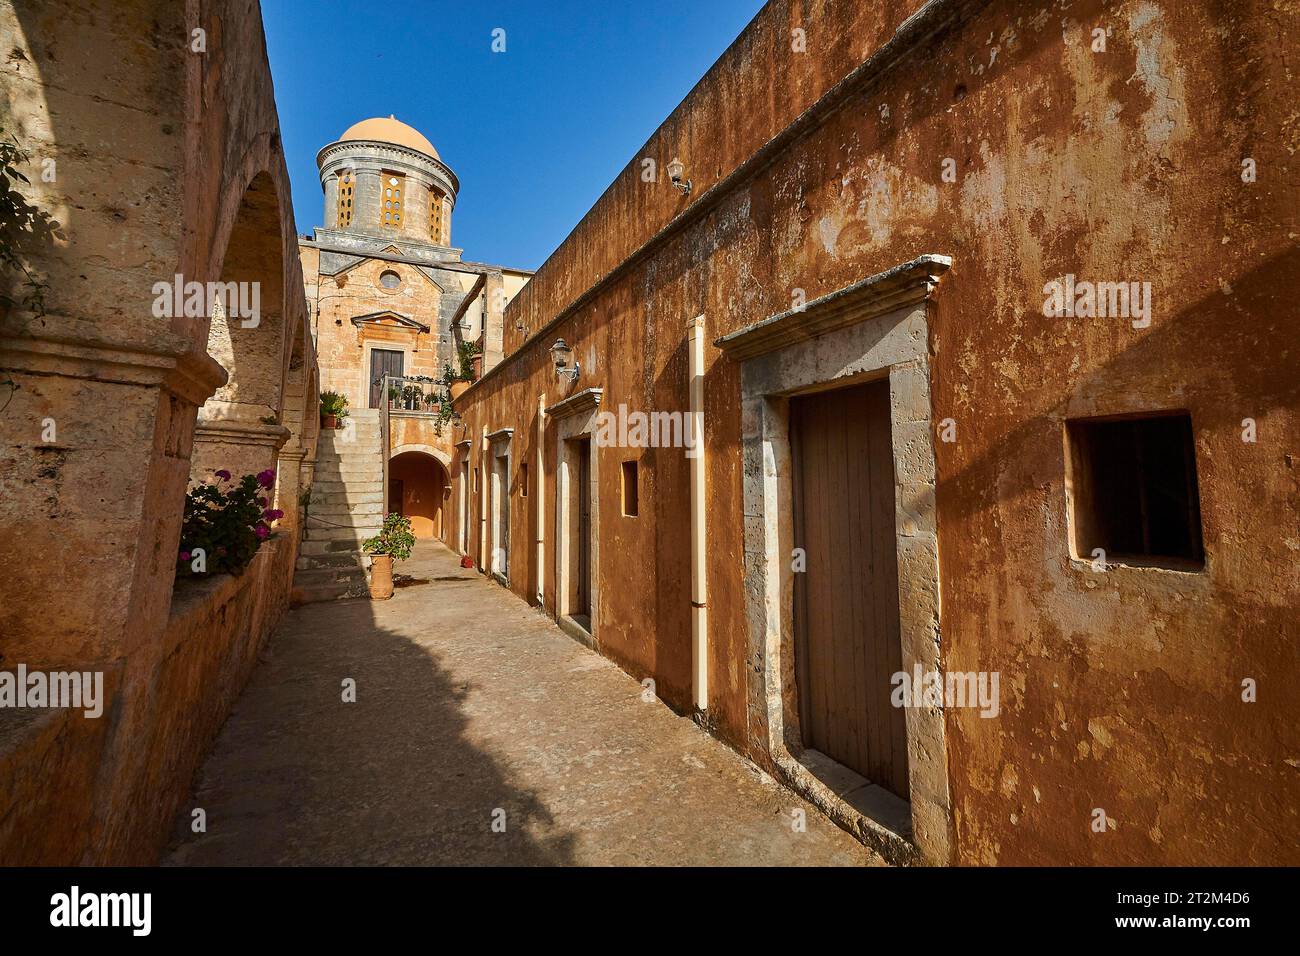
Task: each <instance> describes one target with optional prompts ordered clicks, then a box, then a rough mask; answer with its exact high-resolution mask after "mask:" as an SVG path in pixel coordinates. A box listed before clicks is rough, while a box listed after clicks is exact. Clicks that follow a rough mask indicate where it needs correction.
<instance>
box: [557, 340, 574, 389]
mask: <svg viewBox="0 0 1300 956" xmlns="http://www.w3.org/2000/svg"><path fill="white" fill-rule="evenodd" d="M572 358H573V349H571V348H569V344H568V343H567V342H565V341H564V339H556V340H555V344H554V345H552V346H551V360H552V361H554V362H555V374H556V375H558V376H560V377H561V378H567V379H568V380H569V381H570V382H576V381H577V380H578V373H579V372H580V371H581V366H580V365H579V364H578V363H577V362H574V363H573V364H572V365H570V364H569V361H570V360H571V359H572Z"/></svg>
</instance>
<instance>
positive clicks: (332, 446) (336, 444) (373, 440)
mask: <svg viewBox="0 0 1300 956" xmlns="http://www.w3.org/2000/svg"><path fill="white" fill-rule="evenodd" d="M382 444H383V439H382V438H381V437H380V436H379V435H378V434H375V435H370V434H367V433H364V432H355V433H353V434H352V436H351V437H348V436H347V435H326V436H325V437H324V438H322V439H320V441H318V442H316V447H317V449H319V450H320V451H321V452H334V451H338V450H339V449H346V448H378V447H379V446H380V445H382Z"/></svg>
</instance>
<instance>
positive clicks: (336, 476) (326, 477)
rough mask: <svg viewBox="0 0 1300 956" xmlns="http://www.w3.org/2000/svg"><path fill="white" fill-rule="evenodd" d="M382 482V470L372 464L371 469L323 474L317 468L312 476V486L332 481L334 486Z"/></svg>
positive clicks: (346, 469)
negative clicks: (319, 482) (358, 482)
mask: <svg viewBox="0 0 1300 956" xmlns="http://www.w3.org/2000/svg"><path fill="white" fill-rule="evenodd" d="M382 480H383V470H382V468H381V467H380V466H378V463H376V464H374V467H372V468H344V470H343V471H333V470H331V471H328V472H324V473H322V472H321V470H320V468H317V470H316V473H315V475H312V484H313V485H315V484H316V483H317V481H333V483H335V484H343V485H350V484H352V483H354V481H360V483H365V481H376V483H377V481H382Z"/></svg>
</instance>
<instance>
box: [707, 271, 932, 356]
mask: <svg viewBox="0 0 1300 956" xmlns="http://www.w3.org/2000/svg"><path fill="white" fill-rule="evenodd" d="M951 265H952V259H951V258H949V257H948V256H940V255H934V254H926V255H923V256H919V257H917V258H916V259H913V260H912V261H911V262H905V263H903V264H902V265H898V266H894V267H893V268H892V269H888V270H886V271H884V272H881V273H878V274H877V275H874V276H870V277H868V278H866V279H862V280H860V281H858V282H855V283H853V284H852V285H848V286H845V287H844V288H843V289H838V290H836V291H835V292H831V293H829V294H827V295H824V296H821V297H819V298H816V299H813V300H812V301H811V302H807V303H805V304H804V305H803V307H802V308H797V309H789V310H787V311H785V312H781V313H779V314H777V315H774V316H771V317H770V318H766V319H763V320H762V321H760V322H755V323H754V324H753V325H749V326H746V327H745V328H743V329H738V330H737V331H735V332H730V333H728V334H727V335H724V336H722V337H721V338H719V339H717V340H715V341H714V343H713V344H714V345H716V346H717V347H718V348H720V349H722V351H723V352H724V353H726V354H727V355H728V356H730V357H731V358H733V359H736V360H737V361H743V360H745V359H751V358H754V357H756V356H759V355H763V354H765V353H767V352H774V351H776V350H777V349H781V348H786V347H788V346H790V345H794V344H797V343H799V342H804V341H808V340H809V339H815V338H817V337H818V336H821V335H825V334H827V333H828V332H834V331H835V330H836V329H840V328H843V327H844V326H846V325H852V324H854V323H857V322H862V321H865V320H867V319H871V318H874V317H875V316H878V315H885V314H887V313H889V312H894V311H896V310H898V309H901V308H905V307H907V306H910V305H915V304H917V303H919V302H923V301H925V299H926V298H928V297H929V295H930V291H931V290H932V289H933V288H934V287H935V286H936V285H937V284H938V282H939V279H940V278H942V277H943V274H944V273H945V272H947V271H948V267H949V266H951Z"/></svg>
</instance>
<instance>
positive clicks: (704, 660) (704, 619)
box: [686, 315, 709, 711]
mask: <svg viewBox="0 0 1300 956" xmlns="http://www.w3.org/2000/svg"><path fill="white" fill-rule="evenodd" d="M686 332H687V347H686V355H687V362H688V368H689V388H690V435H691V439H692V441H691V444H692V447H691V448H688V449H687V451H686V454H687V458H688V459H689V461H690V471H691V474H690V483H691V691H692V694H693V696H694V698H695V707H696V709H697V710H699V711H705V710H708V709H709V609H708V603H707V602H708V597H707V589H706V574H705V567H704V559H705V554H706V552H705V518H704V316H702V315H701V316H698V317H696V318H695V319H693V320H691V322H690V323H689V324H688V325H687V326H686Z"/></svg>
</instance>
